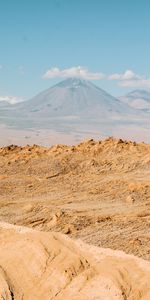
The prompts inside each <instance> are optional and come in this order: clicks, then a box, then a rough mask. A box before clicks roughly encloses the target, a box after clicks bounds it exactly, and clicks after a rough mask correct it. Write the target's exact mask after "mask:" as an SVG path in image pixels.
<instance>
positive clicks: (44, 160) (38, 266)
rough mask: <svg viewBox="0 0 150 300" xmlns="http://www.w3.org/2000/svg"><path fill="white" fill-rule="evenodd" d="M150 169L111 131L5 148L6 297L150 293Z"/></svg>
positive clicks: (1, 218)
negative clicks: (70, 141)
mask: <svg viewBox="0 0 150 300" xmlns="http://www.w3.org/2000/svg"><path fill="white" fill-rule="evenodd" d="M149 167H150V145H149V144H145V143H144V142H143V143H136V142H131V141H126V140H121V139H114V138H112V137H110V138H108V139H106V140H100V141H95V140H93V139H90V140H86V141H83V142H81V143H80V144H77V145H73V146H67V145H62V144H58V145H55V146H51V147H42V146H38V145H33V146H29V145H27V146H25V147H21V146H16V145H10V146H7V147H2V148H1V149H0V170H1V174H0V222H1V223H0V239H1V248H0V249H1V250H0V265H1V278H2V279H1V299H66V297H68V298H67V299H119V300H120V299H134V300H138V299H143V300H144V299H145V300H146V299H149V297H150V294H149V288H150V284H149V283H150V264H149V260H150V250H149V249H150V172H149ZM18 265H19V268H17V266H18ZM65 270H67V271H65ZM43 272H44V273H43ZM65 272H66V273H65ZM27 274H28V275H27ZM43 274H44V275H43ZM31 290H32V292H31ZM11 294H12V295H11ZM31 295H32V297H31ZM67 295H68V296H67Z"/></svg>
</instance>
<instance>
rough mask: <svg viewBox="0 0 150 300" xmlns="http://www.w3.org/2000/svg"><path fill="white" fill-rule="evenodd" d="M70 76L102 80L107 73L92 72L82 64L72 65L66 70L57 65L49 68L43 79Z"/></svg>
mask: <svg viewBox="0 0 150 300" xmlns="http://www.w3.org/2000/svg"><path fill="white" fill-rule="evenodd" d="M68 77H80V78H82V79H87V80H101V79H104V78H105V75H104V74H103V73H92V72H90V71H89V70H88V69H86V68H84V67H81V66H78V67H72V68H69V69H64V70H60V69H59V68H57V67H55V68H52V69H49V70H48V71H46V72H45V74H44V75H43V79H50V78H68Z"/></svg>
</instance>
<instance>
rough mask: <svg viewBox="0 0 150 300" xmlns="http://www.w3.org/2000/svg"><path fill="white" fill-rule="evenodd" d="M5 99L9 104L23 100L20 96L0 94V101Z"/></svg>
mask: <svg viewBox="0 0 150 300" xmlns="http://www.w3.org/2000/svg"><path fill="white" fill-rule="evenodd" d="M2 101H5V102H7V103H9V104H16V103H19V102H22V101H24V100H23V99H22V98H19V97H14V96H0V102H2Z"/></svg>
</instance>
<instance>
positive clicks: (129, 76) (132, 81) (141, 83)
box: [108, 70, 150, 88]
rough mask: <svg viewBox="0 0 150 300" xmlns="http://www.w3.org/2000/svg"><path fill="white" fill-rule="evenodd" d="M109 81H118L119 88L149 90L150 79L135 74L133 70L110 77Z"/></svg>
mask: <svg viewBox="0 0 150 300" xmlns="http://www.w3.org/2000/svg"><path fill="white" fill-rule="evenodd" d="M108 80H116V81H118V84H119V86H122V87H133V88H134V87H138V88H140V87H141V88H142V87H145V88H149V87H150V78H145V77H144V76H141V75H138V74H136V73H134V72H133V71H132V70H127V71H125V72H124V73H120V74H119V73H115V74H112V75H109V76H108Z"/></svg>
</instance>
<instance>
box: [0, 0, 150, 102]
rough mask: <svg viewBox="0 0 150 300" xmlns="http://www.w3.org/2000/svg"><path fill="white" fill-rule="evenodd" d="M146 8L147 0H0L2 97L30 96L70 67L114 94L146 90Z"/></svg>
mask: <svg viewBox="0 0 150 300" xmlns="http://www.w3.org/2000/svg"><path fill="white" fill-rule="evenodd" d="M149 12H150V1H149V0H43V1H42V0H26V1H25V0H22V1H21V0H13V1H12V0H5V1H4V0H0V97H1V96H7V95H11V96H19V97H23V98H26V99H28V98H31V97H32V96H34V95H35V94H37V93H38V92H40V91H41V90H44V89H46V88H48V87H49V86H51V85H53V84H54V83H56V82H58V81H60V80H61V79H64V78H65V76H67V75H66V74H68V73H69V74H71V71H67V72H66V71H64V69H65V70H66V69H67V70H70V69H72V68H74V69H73V72H74V74H76V71H77V70H79V69H80V70H81V75H83V77H85V78H92V77H91V76H92V75H91V74H93V75H94V74H101V73H102V74H103V76H98V75H97V77H96V76H95V77H94V76H93V78H94V79H95V78H96V79H97V80H94V83H96V84H97V85H98V86H100V87H102V88H104V89H105V90H107V91H108V92H110V93H111V94H113V95H116V96H117V95H122V94H125V93H127V92H128V91H130V90H134V89H136V88H142V89H149V88H150V62H149V56H150V17H149ZM79 66H80V68H79ZM53 68H57V69H53ZM48 71H49V73H46V72H48ZM44 74H45V76H44ZM46 74H49V75H47V76H46ZM77 74H78V73H77ZM102 74H101V75H102Z"/></svg>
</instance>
